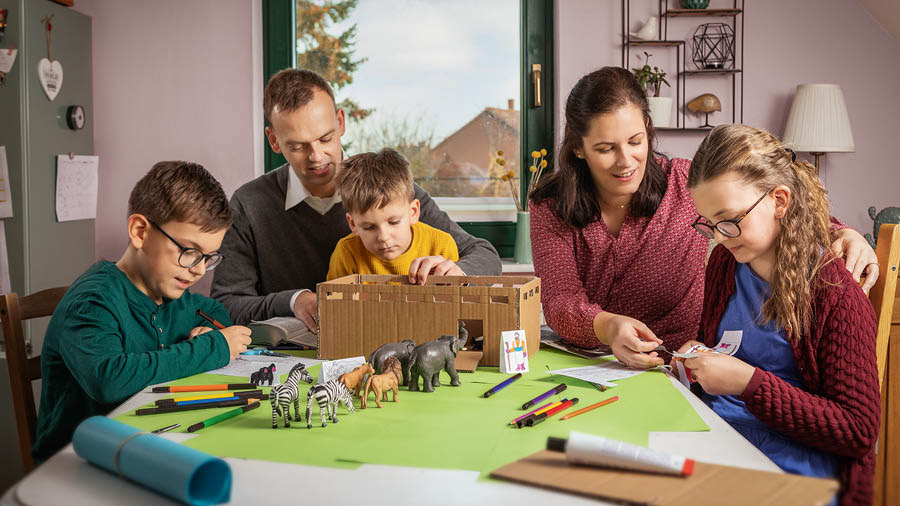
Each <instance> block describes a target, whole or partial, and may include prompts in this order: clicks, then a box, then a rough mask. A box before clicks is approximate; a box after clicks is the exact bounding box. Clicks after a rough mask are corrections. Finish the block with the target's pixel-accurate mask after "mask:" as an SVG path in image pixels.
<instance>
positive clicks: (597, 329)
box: [594, 312, 665, 369]
mask: <svg viewBox="0 0 900 506" xmlns="http://www.w3.org/2000/svg"><path fill="white" fill-rule="evenodd" d="M594 333H595V334H596V335H597V338H598V339H600V342H605V343H607V344H609V347H610V348H612V352H613V355H615V356H616V358H617V359H619V362H622V363H623V364H625V365H627V366H628V367H635V368H638V369H648V368H651V367H656V366H658V365H663V364H664V363H665V361H664V360H663V359H662V358H661V357H659V356H658V354H657V353H656V352H655V351H653V350H655V349H656V347H657V346H659V345H660V344H662V342H663V341H662V339H660V338H658V337H656V335H655V334H654V333H653V331H652V330H650V329H649V328H648V327H647V326H646V325H644V324H643V323H642V322H640V321H639V320H635V319H634V318H630V317H628V316H624V315H619V314H614V313H607V312H603V313H599V314H598V315H597V317H596V318H594ZM648 352H649V354H647V353H648Z"/></svg>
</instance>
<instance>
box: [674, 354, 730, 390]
mask: <svg viewBox="0 0 900 506" xmlns="http://www.w3.org/2000/svg"><path fill="white" fill-rule="evenodd" d="M702 353H719V352H718V351H716V350H714V349H712V348H709V347H706V346H703V345H702V344H695V345H693V346H691V347H690V348H688V350H687V351H686V352H684V353H673V354H672V356H673V357H675V360H672V362H674V363H675V371H676V372H677V373H678V379H679V381H681V384H682V385H684V386H686V387H688V388H690V387H691V383H693V382H694V379H693V378H692V377H691V374H690V373H689V372H688V371H687V368H686V367H685V366H684V360H685V359H688V358H696V357H699V356H700V355H701V354H702Z"/></svg>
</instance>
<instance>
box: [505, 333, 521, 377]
mask: <svg viewBox="0 0 900 506" xmlns="http://www.w3.org/2000/svg"><path fill="white" fill-rule="evenodd" d="M500 372H502V373H504V374H515V373H517V372H522V373H525V372H528V342H527V341H526V340H525V331H524V330H507V331H506V332H501V333H500Z"/></svg>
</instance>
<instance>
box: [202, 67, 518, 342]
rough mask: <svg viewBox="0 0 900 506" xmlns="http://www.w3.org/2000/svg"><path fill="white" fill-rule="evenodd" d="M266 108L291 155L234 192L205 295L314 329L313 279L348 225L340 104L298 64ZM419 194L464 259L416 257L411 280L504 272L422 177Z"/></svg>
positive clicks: (254, 315) (236, 314)
mask: <svg viewBox="0 0 900 506" xmlns="http://www.w3.org/2000/svg"><path fill="white" fill-rule="evenodd" d="M263 108H264V109H265V115H266V120H267V121H268V124H269V126H267V127H266V137H267V138H268V141H269V146H271V148H272V150H273V151H275V152H276V153H281V154H283V155H284V157H285V159H287V162H288V163H287V164H285V165H282V166H281V167H279V168H278V169H276V170H274V171H272V172H270V173H268V174H265V175H263V176H260V177H258V178H256V179H254V180H253V181H250V182H249V183H247V184H245V185H243V186H242V187H241V188H239V189H238V190H237V191H236V192H235V193H234V195H233V196H232V198H231V207H232V209H233V211H234V225H233V226H232V227H231V229H230V230H229V231H228V233H227V234H226V235H225V240H224V242H223V243H222V247H221V250H220V251H221V252H222V254H223V255H225V258H227V259H228V261H227V262H224V263H223V264H222V265H221V266H220V267H219V268H218V269H216V270H215V271H214V272H215V276H214V278H213V285H212V291H211V295H212V296H213V297H214V298H215V299H217V300H218V301H220V302H221V303H222V304H223V305H224V306H225V307H226V308H227V309H228V312H229V313H230V314H231V316H232V318H233V320H234V321H235V323H239V324H246V323H247V322H249V321H250V320H264V319H268V318H273V317H276V316H292V315H293V316H296V317H297V318H299V319H301V320H302V321H303V322H304V323H305V324H306V325H307V327H309V329H310V330H312V331H313V332H318V325H317V322H316V320H315V318H316V314H317V310H316V294H315V289H316V284H317V283H320V282H322V281H325V276H326V274H327V272H328V262H329V259H330V258H331V253H332V251H333V250H334V247H335V245H337V242H338V241H339V240H340V239H341V238H342V237H344V236H346V235H347V234H349V233H350V228H349V226H348V225H347V219H346V217H345V215H346V211H345V210H344V206H343V204H342V203H341V196H340V194H338V192H337V191H336V186H337V177H336V176H337V173H338V171H339V170H340V165H341V161H342V160H343V150H342V148H341V136H342V135H344V131H345V128H346V122H345V117H344V111H343V110H341V109H337V108H336V106H335V102H334V94H333V92H332V90H331V87H330V86H329V85H328V83H327V82H326V81H325V80H324V79H322V77H321V76H319V75H318V74H316V73H314V72H310V71H308V70H298V69H287V70H282V71H281V72H279V73H277V74H275V75H274V76H272V78H271V79H270V80H269V83H268V85H267V86H266V91H265V96H264V98H263ZM415 198H416V199H418V200H419V201H420V202H421V217H420V220H421V221H423V222H425V223H427V224H429V225H431V226H433V227H435V228H437V229H440V230H443V231H445V232H447V233H449V234H450V235H451V236H452V237H453V239H454V241H456V245H457V247H458V249H459V257H460V259H459V262H453V261H451V260H447V259H444V258H442V257H437V256H435V257H424V258H418V259H416V260H414V261H413V263H412V265H411V267H410V275H409V277H410V282H411V283H424V282H425V279H426V278H427V276H429V275H454V276H464V275H467V274H468V275H497V274H500V257H499V255H497V251H496V250H495V249H494V248H493V246H491V244H490V243H489V242H487V241H485V240H483V239H476V238H474V237H472V236H471V235H469V234H467V233H466V232H465V231H464V230H462V228H460V227H459V225H457V224H456V223H454V222H453V221H452V220H451V219H450V218H449V217H448V216H447V214H446V213H444V212H443V211H441V210H440V209H438V207H437V205H436V204H435V203H434V201H433V200H432V199H431V197H430V196H429V195H428V193H426V192H425V190H423V189H422V188H421V187H419V186H418V185H416V186H415Z"/></svg>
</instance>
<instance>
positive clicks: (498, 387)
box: [484, 372, 522, 399]
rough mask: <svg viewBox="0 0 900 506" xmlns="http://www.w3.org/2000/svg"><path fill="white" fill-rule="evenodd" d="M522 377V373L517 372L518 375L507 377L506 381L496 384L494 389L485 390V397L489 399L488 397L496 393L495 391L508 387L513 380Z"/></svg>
mask: <svg viewBox="0 0 900 506" xmlns="http://www.w3.org/2000/svg"><path fill="white" fill-rule="evenodd" d="M521 377H522V373H520V372H517V373H516V375H515V376H513V377H512V378H509V379H507V380H506V381H504V382H503V383H500V384H499V385H497V386H495V387H494V388H492V389H490V390H488V391H487V392H485V393H484V398H485V399H487V398H488V397H490V396H492V395H494V394H495V393H497V392H499V391H500V390H503V389H504V388H506V387H507V386H509V384H510V383H512V382H513V381H516V380H517V379H519V378H521Z"/></svg>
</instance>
